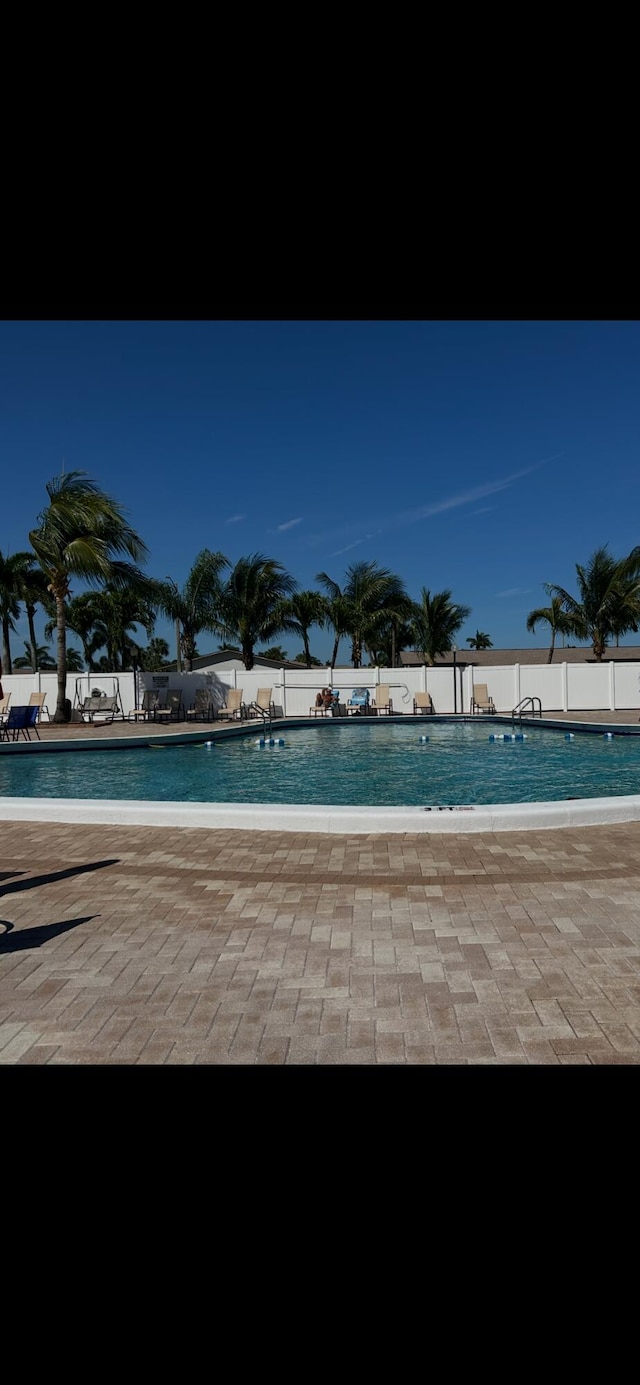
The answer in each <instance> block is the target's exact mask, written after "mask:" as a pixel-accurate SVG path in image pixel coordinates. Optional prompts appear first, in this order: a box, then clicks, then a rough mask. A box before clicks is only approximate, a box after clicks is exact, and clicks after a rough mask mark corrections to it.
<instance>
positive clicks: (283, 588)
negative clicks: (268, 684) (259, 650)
mask: <svg viewBox="0 0 640 1385" xmlns="http://www.w3.org/2000/svg"><path fill="white" fill-rule="evenodd" d="M296 587H297V583H296V580H295V578H294V577H292V576H291V575H290V573H288V572H287V571H286V569H285V568H284V567H283V566H282V564H281V563H277V562H276V561H275V559H274V558H265V557H264V555H263V554H261V553H254V554H253V555H252V556H251V557H248V558H240V559H239V560H238V562H237V563H236V565H235V567H234V568H233V570H232V571H231V572H230V573H229V576H228V578H227V581H226V582H225V585H224V587H223V588H222V594H221V598H220V603H219V620H218V623H217V626H216V628H217V630H218V633H219V634H220V635H222V636H223V637H224V638H225V639H227V638H228V639H231V640H234V639H235V640H239V642H240V648H241V651H242V659H243V663H244V666H245V668H246V669H252V668H253V663H254V655H255V647H256V645H257V644H262V642H263V641H264V640H272V639H275V637H276V636H277V635H281V634H294V635H295V634H297V633H298V625H297V622H296V621H295V620H294V618H293V616H291V615H290V614H289V609H288V603H289V598H290V597H291V596H293V594H294V592H295V591H296Z"/></svg>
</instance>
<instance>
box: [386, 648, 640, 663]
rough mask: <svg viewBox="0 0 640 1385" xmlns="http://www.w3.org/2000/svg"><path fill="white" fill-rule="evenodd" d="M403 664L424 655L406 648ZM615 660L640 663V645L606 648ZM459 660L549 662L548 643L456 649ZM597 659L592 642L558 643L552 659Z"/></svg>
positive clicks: (442, 660) (420, 660) (446, 659)
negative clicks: (535, 646)
mask: <svg viewBox="0 0 640 1385" xmlns="http://www.w3.org/2000/svg"><path fill="white" fill-rule="evenodd" d="M400 660H401V664H403V665H404V666H405V667H406V668H415V667H416V666H419V667H422V665H423V663H424V659H423V658H422V655H421V654H416V653H415V651H414V650H406V651H405V652H404V653H402V654H401V655H400ZM609 660H614V661H615V662H616V663H621V662H624V663H639V662H640V645H637V644H636V645H629V644H627V645H620V647H619V648H618V647H617V646H615V645H614V646H612V647H611V649H607V650H605V653H604V656H603V659H602V662H603V663H605V662H608V661H609ZM456 662H457V663H458V664H473V665H474V667H479V668H497V667H499V666H500V665H504V664H507V665H508V664H546V663H548V662H549V646H548V645H547V646H546V648H544V649H458V650H457V652H456ZM597 662H598V661H597V659H596V657H595V655H594V653H593V650H592V649H591V645H581V646H580V647H579V648H571V649H568V648H567V649H561V648H559V647H558V645H556V647H555V649H554V652H553V659H552V663H554V664H584V663H587V664H595V663H597ZM452 663H453V653H450V654H444V655H443V656H442V658H440V659H436V661H435V666H436V668H437V667H438V665H442V664H452Z"/></svg>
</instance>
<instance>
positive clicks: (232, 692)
mask: <svg viewBox="0 0 640 1385" xmlns="http://www.w3.org/2000/svg"><path fill="white" fill-rule="evenodd" d="M242 693H243V689H242V688H228V689H227V700H226V702H225V704H224V707H220V709H219V711H218V716H219V717H221V718H222V719H223V720H227V721H234V720H235V718H236V717H237V719H238V721H240V720H241V718H242V717H243V716H245V715H246V711H247V709H246V707H245V705H244V702H243V701H242Z"/></svg>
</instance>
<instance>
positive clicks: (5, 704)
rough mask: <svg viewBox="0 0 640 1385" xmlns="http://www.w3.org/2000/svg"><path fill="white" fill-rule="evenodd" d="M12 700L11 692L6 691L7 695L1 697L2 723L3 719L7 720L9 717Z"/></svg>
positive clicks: (0, 718) (0, 714) (0, 713)
mask: <svg viewBox="0 0 640 1385" xmlns="http://www.w3.org/2000/svg"><path fill="white" fill-rule="evenodd" d="M10 701H11V693H5V696H4V697H0V723H1V722H3V721H5V720H6V718H7V717H8V715H9V703H10Z"/></svg>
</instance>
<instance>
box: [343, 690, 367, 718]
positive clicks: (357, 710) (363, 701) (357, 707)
mask: <svg viewBox="0 0 640 1385" xmlns="http://www.w3.org/2000/svg"><path fill="white" fill-rule="evenodd" d="M370 700H371V693H370V692H369V689H368V688H354V689H353V692H352V694H351V697H350V698H348V700H347V716H363V717H366V716H368V715H369V702H370Z"/></svg>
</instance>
